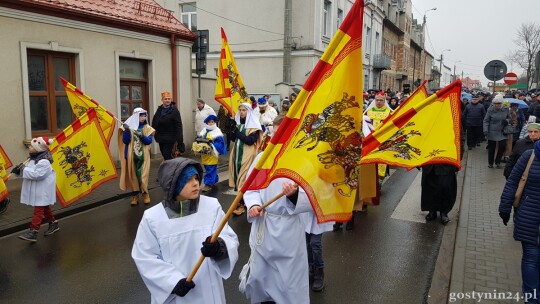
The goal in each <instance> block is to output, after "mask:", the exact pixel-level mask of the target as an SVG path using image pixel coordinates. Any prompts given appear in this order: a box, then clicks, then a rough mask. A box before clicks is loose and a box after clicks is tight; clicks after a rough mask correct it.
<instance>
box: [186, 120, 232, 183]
mask: <svg viewBox="0 0 540 304" xmlns="http://www.w3.org/2000/svg"><path fill="white" fill-rule="evenodd" d="M216 123H217V117H216V116H215V115H209V116H208V117H206V119H205V120H204V124H205V128H204V129H203V130H201V132H200V133H199V136H198V137H197V139H196V140H195V143H194V144H193V145H194V146H197V147H200V148H199V151H201V163H202V164H203V165H204V186H203V187H202V188H201V191H202V192H208V191H210V190H212V188H213V187H214V185H215V184H216V183H217V182H218V181H219V177H218V173H217V164H218V161H219V155H220V154H221V155H223V154H227V150H226V149H225V140H224V139H223V133H221V130H220V129H219V128H218V127H217V124H216Z"/></svg>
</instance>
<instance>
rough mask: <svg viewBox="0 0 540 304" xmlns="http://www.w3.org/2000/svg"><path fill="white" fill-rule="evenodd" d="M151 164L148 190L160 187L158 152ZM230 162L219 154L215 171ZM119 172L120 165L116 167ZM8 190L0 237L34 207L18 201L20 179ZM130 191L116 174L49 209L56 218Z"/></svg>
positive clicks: (23, 223)
mask: <svg viewBox="0 0 540 304" xmlns="http://www.w3.org/2000/svg"><path fill="white" fill-rule="evenodd" d="M183 156H184V157H187V158H191V159H194V160H196V161H198V162H200V161H201V157H200V156H198V155H193V154H185V155H183ZM153 157H154V158H152V160H151V165H150V178H149V181H148V190H151V189H154V188H157V187H159V185H158V183H157V181H156V180H157V171H158V168H159V165H160V164H161V162H162V159H163V158H162V157H161V154H156V155H154V156H153ZM228 162H229V156H228V155H220V157H219V163H218V172H221V171H226V170H227V166H228ZM117 170H118V174H120V169H119V168H117ZM6 185H7V187H8V191H9V198H10V199H11V203H10V205H9V206H8V208H7V210H6V212H4V214H1V215H0V237H2V236H5V235H8V234H11V233H14V232H18V231H21V230H25V229H27V228H28V227H29V224H30V222H31V220H32V215H33V209H32V207H30V206H27V205H23V204H21V203H20V197H21V186H22V179H12V180H9V181H8V182H7V183H6ZM130 194H131V192H128V191H122V190H120V188H119V186H118V179H117V178H115V179H113V180H110V181H109V182H107V183H105V184H103V185H101V186H100V187H98V188H97V189H96V190H94V191H93V192H92V193H90V194H89V195H87V196H85V197H83V198H82V199H80V200H79V201H77V202H75V203H73V204H71V205H70V206H68V207H66V208H62V206H61V205H60V203H59V202H57V203H55V204H54V205H53V206H52V210H53V212H54V215H55V217H56V218H58V219H61V218H63V217H66V216H69V215H72V214H75V213H78V212H82V211H85V210H88V209H92V208H95V207H97V206H100V205H104V204H107V203H110V202H113V201H116V200H118V199H122V198H125V197H128V196H130Z"/></svg>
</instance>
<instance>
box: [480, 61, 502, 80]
mask: <svg viewBox="0 0 540 304" xmlns="http://www.w3.org/2000/svg"><path fill="white" fill-rule="evenodd" d="M506 71H507V68H506V64H505V63H504V62H502V61H500V60H491V61H490V62H488V64H486V66H485V67H484V76H486V78H487V79H489V80H493V81H497V80H501V79H502V78H503V77H504V74H506Z"/></svg>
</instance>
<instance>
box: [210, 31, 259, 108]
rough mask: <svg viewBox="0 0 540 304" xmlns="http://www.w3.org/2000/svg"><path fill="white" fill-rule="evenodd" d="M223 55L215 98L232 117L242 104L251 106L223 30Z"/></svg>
mask: <svg viewBox="0 0 540 304" xmlns="http://www.w3.org/2000/svg"><path fill="white" fill-rule="evenodd" d="M221 44H222V46H221V55H220V58H219V65H218V71H217V79H216V90H215V92H214V98H215V99H216V101H217V102H219V103H220V104H221V105H222V106H223V107H224V108H225V109H226V110H227V111H228V112H229V113H231V115H232V117H234V114H235V113H236V111H237V110H238V106H239V105H240V104H241V103H242V102H247V103H250V104H251V101H250V100H249V96H248V94H247V91H246V88H245V87H244V81H243V80H242V77H241V76H240V72H239V71H238V67H236V62H234V57H233V55H232V52H231V48H230V47H229V42H228V41H227V36H226V35H225V31H224V30H223V28H221Z"/></svg>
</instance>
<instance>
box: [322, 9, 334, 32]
mask: <svg viewBox="0 0 540 304" xmlns="http://www.w3.org/2000/svg"><path fill="white" fill-rule="evenodd" d="M331 11H332V2H331V1H329V0H324V5H323V30H322V34H323V36H326V37H330V36H331V34H332V33H330V26H331V25H330V22H331V19H332V18H331V17H330V12H331Z"/></svg>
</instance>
